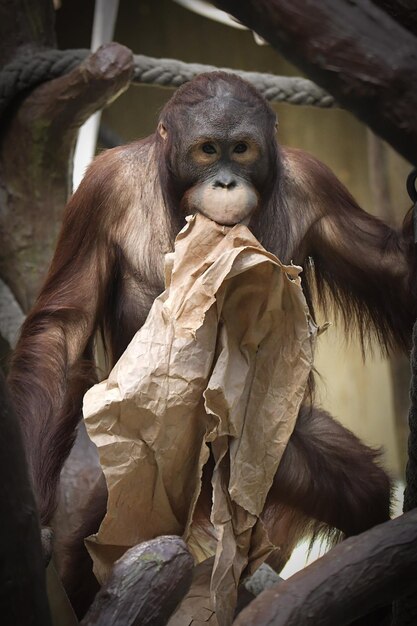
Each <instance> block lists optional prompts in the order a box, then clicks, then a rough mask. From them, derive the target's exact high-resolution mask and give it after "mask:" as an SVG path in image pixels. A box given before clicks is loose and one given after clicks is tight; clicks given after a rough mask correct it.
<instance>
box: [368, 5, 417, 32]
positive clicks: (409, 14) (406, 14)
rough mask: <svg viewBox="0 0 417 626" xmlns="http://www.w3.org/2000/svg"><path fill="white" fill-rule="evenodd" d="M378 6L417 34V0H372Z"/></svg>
mask: <svg viewBox="0 0 417 626" xmlns="http://www.w3.org/2000/svg"><path fill="white" fill-rule="evenodd" d="M372 2H373V3H374V4H376V6H378V7H379V8H380V9H382V10H383V11H386V12H387V13H388V15H390V16H391V17H392V18H393V19H394V20H395V21H396V22H398V23H399V24H401V26H404V28H406V29H407V30H409V31H410V33H413V34H414V35H417V5H416V0H372Z"/></svg>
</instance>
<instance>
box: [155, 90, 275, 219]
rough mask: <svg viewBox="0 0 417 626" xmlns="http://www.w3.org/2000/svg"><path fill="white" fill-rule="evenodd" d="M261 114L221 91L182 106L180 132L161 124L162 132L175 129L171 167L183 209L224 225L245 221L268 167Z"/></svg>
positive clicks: (167, 132)
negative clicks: (205, 99) (189, 104)
mask: <svg viewBox="0 0 417 626" xmlns="http://www.w3.org/2000/svg"><path fill="white" fill-rule="evenodd" d="M261 115H262V113H261V111H260V110H259V109H258V108H257V107H256V108H255V107H249V106H247V105H245V104H244V103H242V102H240V101H237V100H235V99H233V98H231V97H227V96H224V97H223V96H221V97H215V98H211V99H209V100H207V101H206V102H204V103H199V104H197V105H194V106H192V107H189V108H187V109H185V110H183V111H181V114H180V119H179V120H178V126H179V127H180V128H181V131H180V132H179V130H178V129H169V128H165V127H164V126H162V127H160V133H161V136H162V137H163V138H165V139H167V138H168V136H169V134H170V132H172V133H173V135H174V136H173V137H172V138H171V140H172V144H173V145H174V146H175V155H176V156H175V158H174V159H172V160H171V171H172V172H173V174H174V176H175V179H176V181H177V182H178V185H179V187H180V196H181V207H182V209H183V210H184V211H185V212H186V213H194V212H196V211H199V212H200V213H203V214H204V215H206V216H207V217H210V218H211V219H213V220H214V221H216V222H218V223H220V224H225V225H232V224H237V223H239V222H242V221H244V222H248V221H249V219H250V217H251V215H252V214H253V213H254V212H255V211H256V210H257V208H258V206H259V201H260V196H261V193H260V190H261V189H262V188H263V186H264V183H265V180H266V176H267V171H268V152H267V149H266V138H265V137H264V136H263V133H262V131H260V129H262V128H263V127H264V124H262V123H260V121H259V118H260V116H261ZM271 140H273V139H272V138H271Z"/></svg>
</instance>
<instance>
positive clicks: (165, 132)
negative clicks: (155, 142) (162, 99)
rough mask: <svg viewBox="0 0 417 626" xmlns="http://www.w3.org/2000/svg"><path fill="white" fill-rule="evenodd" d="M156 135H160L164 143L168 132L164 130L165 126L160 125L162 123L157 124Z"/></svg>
mask: <svg viewBox="0 0 417 626" xmlns="http://www.w3.org/2000/svg"><path fill="white" fill-rule="evenodd" d="M158 133H159V134H160V135H161V137H162V139H163V140H164V141H165V140H166V138H167V137H168V131H167V129H166V128H165V126H164V125H163V124H162V122H159V124H158Z"/></svg>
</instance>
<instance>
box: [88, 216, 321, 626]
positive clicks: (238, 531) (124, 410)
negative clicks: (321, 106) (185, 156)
mask: <svg viewBox="0 0 417 626" xmlns="http://www.w3.org/2000/svg"><path fill="white" fill-rule="evenodd" d="M299 272H300V268H298V267H296V266H292V265H291V266H284V265H282V264H281V262H280V261H279V260H278V259H277V258H276V257H274V256H273V255H272V254H270V253H268V252H267V251H265V250H264V249H263V248H262V246H261V245H260V244H259V242H258V241H257V240H256V239H255V238H254V236H253V235H252V234H251V232H250V231H249V229H248V228H247V227H246V226H243V225H236V226H234V227H223V226H220V225H218V224H216V223H215V222H212V221H211V220H209V219H207V218H205V217H203V216H202V215H197V216H194V217H192V218H189V221H188V224H187V226H186V227H185V228H184V229H183V230H182V231H181V233H180V234H179V235H178V237H177V239H176V242H175V252H174V253H173V254H170V255H167V261H166V285H167V289H166V290H165V292H164V293H163V294H161V296H159V298H157V299H156V300H155V302H154V304H153V306H152V309H151V311H150V313H149V316H148V318H147V320H146V322H145V324H144V326H143V327H142V328H141V329H140V330H139V331H138V333H137V334H136V335H135V337H134V338H133V340H132V342H131V343H130V345H129V346H128V348H127V350H126V351H125V353H124V354H123V355H122V357H121V358H120V360H119V361H118V363H117V364H116V366H115V367H114V369H113V371H112V372H111V374H110V376H109V378H108V380H106V381H104V382H102V383H100V384H98V385H96V386H94V387H93V388H92V389H90V390H89V391H88V392H87V394H86V396H85V398H84V416H85V422H86V426H87V431H88V434H89V436H90V438H91V439H92V441H93V442H94V443H95V444H96V446H97V448H98V451H99V456H100V463H101V465H102V468H103V471H104V474H105V478H106V481H107V487H108V506H107V514H106V516H105V518H104V520H103V522H102V524H101V527H100V529H99V532H98V533H97V535H95V536H92V537H90V538H89V539H88V540H87V547H88V549H89V551H90V554H91V556H92V558H93V561H94V571H95V573H96V576H97V577H98V579H99V580H100V581H103V580H104V579H105V578H106V576H107V574H108V572H109V568H110V567H111V566H112V564H113V562H114V560H116V559H117V558H118V557H119V556H121V554H123V552H124V551H125V550H126V549H127V548H129V547H130V546H133V545H135V544H137V543H139V542H141V541H145V540H148V539H151V538H154V537H156V536H158V535H164V534H177V535H181V536H183V537H184V538H185V540H186V541H187V542H188V545H189V547H190V549H191V550H192V552H193V554H194V556H195V558H196V561H202V560H204V559H205V558H208V557H209V556H211V555H213V554H215V560H214V566H213V571H212V575H211V604H212V610H214V611H215V613H216V619H217V621H218V622H219V624H221V625H222V626H224V625H227V624H230V623H231V621H232V618H233V611H234V606H235V600H236V590H237V585H238V583H239V579H240V577H241V574H242V572H243V571H247V572H250V571H254V569H256V567H258V566H259V565H260V563H261V562H262V561H263V560H264V559H265V558H266V557H267V556H268V554H269V553H270V551H271V550H272V549H273V546H272V545H271V544H270V542H269V539H268V537H267V534H266V531H265V529H264V527H263V524H262V521H261V519H260V516H261V512H262V509H263V506H264V503H265V499H266V496H267V493H268V491H269V488H270V486H271V484H272V480H273V477H274V475H275V473H276V470H277V468H278V464H279V462H280V459H281V457H282V454H283V452H284V449H285V446H286V444H287V441H288V439H289V437H290V435H291V433H292V430H293V428H294V424H295V420H296V417H297V413H298V409H299V406H300V403H301V401H302V399H303V397H304V394H305V389H306V384H307V379H308V375H309V373H310V370H311V367H312V363H313V348H314V342H315V338H316V327H315V326H314V324H313V323H312V322H311V319H310V317H309V314H308V309H307V305H306V302H305V298H304V296H303V293H302V290H301V286H300V279H299ZM208 443H210V446H211V449H212V452H213V455H214V459H215V462H216V466H215V470H214V474H213V479H212V483H213V505H212V516H211V520H212V523H213V526H214V534H215V537H216V539H217V541H213V537H212V536H209V535H205V534H204V532H202V531H201V528H199V527H197V526H196V527H194V525H193V510H194V506H195V503H196V500H197V497H198V495H199V492H200V486H201V473H202V467H203V465H204V464H205V462H206V461H207V459H208V456H209V449H208V446H207V444H208Z"/></svg>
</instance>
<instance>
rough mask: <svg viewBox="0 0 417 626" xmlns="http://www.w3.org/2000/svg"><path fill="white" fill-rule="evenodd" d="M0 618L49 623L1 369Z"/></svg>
mask: <svg viewBox="0 0 417 626" xmlns="http://www.w3.org/2000/svg"><path fill="white" fill-rule="evenodd" d="M0 422H1V428H0V476H1V481H0V502H1V504H2V511H1V533H0V555H1V567H0V622H1V624H2V626H48V625H49V624H50V623H51V621H50V615H49V607H48V602H47V598H46V585H45V567H44V562H43V556H42V548H41V535H40V527H39V520H38V514H37V509H36V504H35V498H34V495H33V492H32V488H31V484H30V480H29V474H28V468H27V463H26V458H25V454H24V450H23V441H22V437H21V433H20V429H19V425H18V423H17V419H16V417H15V415H14V412H13V410H12V405H11V402H10V399H9V396H8V392H7V389H6V385H5V382H4V379H3V375H2V373H1V372H0Z"/></svg>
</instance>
